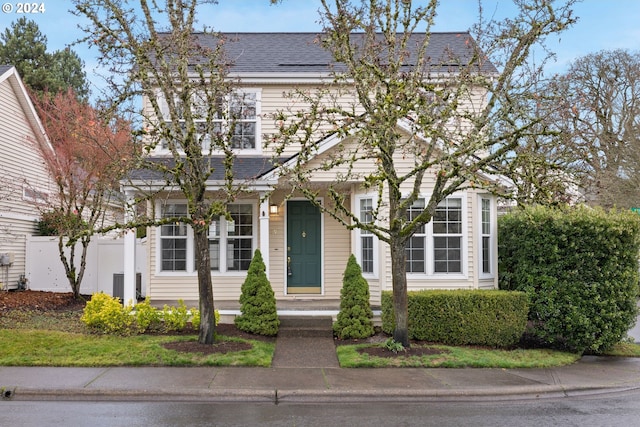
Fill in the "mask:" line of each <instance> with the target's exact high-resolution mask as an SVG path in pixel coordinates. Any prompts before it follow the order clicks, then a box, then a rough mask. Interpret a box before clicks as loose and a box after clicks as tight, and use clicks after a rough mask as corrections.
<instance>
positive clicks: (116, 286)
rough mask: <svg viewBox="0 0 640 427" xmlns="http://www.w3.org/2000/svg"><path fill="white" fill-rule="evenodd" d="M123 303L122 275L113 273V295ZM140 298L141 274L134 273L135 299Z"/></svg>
mask: <svg viewBox="0 0 640 427" xmlns="http://www.w3.org/2000/svg"><path fill="white" fill-rule="evenodd" d="M111 295H112V296H114V297H117V298H120V301H122V302H124V274H123V273H115V274H114V275H113V294H111ZM138 298H142V273H136V299H138Z"/></svg>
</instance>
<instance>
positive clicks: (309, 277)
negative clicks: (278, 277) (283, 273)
mask: <svg viewBox="0 0 640 427" xmlns="http://www.w3.org/2000/svg"><path fill="white" fill-rule="evenodd" d="M321 239H322V236H321V226H320V210H319V209H318V208H317V207H315V206H313V204H311V202H308V201H297V200H294V201H289V202H287V293H289V294H319V293H321V289H322V288H321V266H322V250H321V248H322V245H321Z"/></svg>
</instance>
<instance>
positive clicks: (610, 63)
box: [547, 50, 640, 208]
mask: <svg viewBox="0 0 640 427" xmlns="http://www.w3.org/2000/svg"><path fill="white" fill-rule="evenodd" d="M548 92H549V93H553V94H554V98H555V99H556V100H557V101H556V103H555V104H553V105H547V112H550V113H551V121H550V126H554V127H555V129H556V130H557V134H558V136H557V137H556V138H555V141H554V145H555V146H556V147H563V152H564V156H565V158H568V159H570V161H571V166H572V167H573V168H574V171H575V175H576V176H578V178H579V181H580V184H581V186H582V187H583V189H584V191H585V193H586V195H587V197H588V198H589V199H590V201H591V202H592V203H594V204H598V205H602V206H605V207H612V206H618V207H624V208H629V207H633V206H636V207H637V206H640V205H639V204H640V190H639V189H640V174H639V173H638V172H639V169H640V162H639V160H640V54H639V53H631V52H628V51H624V50H614V51H602V52H598V53H593V54H589V55H586V56H584V57H582V58H579V59H577V60H576V61H574V62H573V64H571V66H570V68H569V70H568V71H567V72H566V73H564V74H562V75H557V76H554V78H553V80H552V82H551V84H550V85H549V88H548ZM552 158H554V159H557V158H558V156H556V155H554V156H552Z"/></svg>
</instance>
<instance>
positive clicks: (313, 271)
mask: <svg viewBox="0 0 640 427" xmlns="http://www.w3.org/2000/svg"><path fill="white" fill-rule="evenodd" d="M316 37H317V35H316V34H310V33H240V34H233V35H229V40H228V41H227V42H226V43H225V49H226V50H227V53H228V56H229V57H230V58H233V60H234V62H233V64H232V66H231V70H230V76H231V77H233V78H237V79H239V81H240V82H241V88H240V89H238V91H239V92H241V93H242V97H241V99H242V103H241V107H240V108H241V109H242V114H241V117H242V118H241V122H240V123H238V124H237V125H236V135H235V136H234V144H235V149H236V150H237V151H236V154H237V157H236V160H235V164H234V179H236V180H244V181H246V184H247V188H248V190H249V193H248V195H247V194H244V195H243V196H241V197H239V198H238V199H237V200H236V201H235V202H234V203H232V204H230V205H228V211H229V213H230V214H231V218H232V219H233V220H232V221H229V220H228V219H226V218H225V217H220V218H219V219H218V220H216V221H214V223H213V224H212V225H211V227H210V236H209V242H210V249H211V274H212V276H213V288H214V289H213V293H214V299H215V302H216V307H217V308H221V309H225V308H229V309H231V310H232V311H233V309H236V310H237V308H238V307H239V304H238V299H239V296H240V288H241V285H242V283H243V281H244V279H245V276H246V271H247V269H248V267H249V263H250V261H251V258H252V254H253V252H254V251H255V250H256V249H260V251H261V253H262V256H263V258H264V261H265V263H266V266H267V274H268V276H269V279H270V282H271V285H272V287H273V290H274V292H275V295H276V299H277V303H278V308H279V310H282V311H286V310H293V311H295V310H297V309H298V308H303V307H304V308H305V309H309V308H310V307H312V308H313V307H316V308H322V309H323V310H324V309H327V310H330V311H334V312H335V311H337V309H338V307H339V298H340V290H341V288H342V275H343V272H344V269H345V266H346V263H347V259H348V257H349V255H350V254H352V253H353V254H355V255H356V258H357V259H358V262H359V263H360V265H361V266H362V269H363V274H364V276H365V278H366V279H367V281H368V282H369V286H370V292H371V303H372V305H374V306H376V305H379V304H380V299H381V292H382V291H384V290H390V289H391V263H390V254H389V248H388V246H387V245H386V244H383V243H382V242H380V241H378V239H376V238H375V237H374V236H373V235H372V234H370V233H367V232H363V231H360V230H358V229H354V230H348V229H347V228H345V227H344V226H343V225H341V224H340V223H339V222H337V221H336V220H334V219H333V218H332V217H331V216H330V215H328V214H326V213H322V212H321V211H320V210H319V209H318V208H317V207H315V206H314V205H312V204H311V203H310V202H309V201H307V200H306V199H304V198H303V197H297V196H296V193H295V192H293V197H292V196H291V185H290V182H289V181H288V179H287V177H286V176H280V174H279V173H278V171H277V170H276V169H274V168H273V166H272V157H273V152H272V149H271V148H270V146H269V144H267V143H266V142H267V140H268V139H269V136H270V135H274V134H276V133H277V123H276V121H275V120H274V118H273V117H274V114H275V113H276V112H277V111H278V110H280V109H282V108H283V107H284V106H285V105H286V104H287V103H288V102H291V99H290V98H287V97H286V96H285V94H287V93H289V92H291V91H293V90H294V89H302V90H304V89H309V90H313V89H314V88H316V87H318V86H319V85H322V84H323V83H325V82H327V81H331V80H332V73H333V72H334V71H335V68H334V67H333V65H332V59H331V55H330V53H329V52H327V51H325V50H323V49H322V47H320V45H319V44H318V43H314V39H315V38H316ZM468 37H469V35H468V34H466V33H463V34H460V33H434V34H432V36H431V42H430V44H429V49H433V51H431V52H428V54H427V56H428V57H430V58H433V59H434V64H435V61H438V60H439V58H443V57H445V56H448V55H451V54H452V53H453V54H454V55H455V54H460V55H467V54H468V47H467V46H466V44H465V40H466V39H467V38H468ZM494 71H495V70H494ZM442 72H446V69H443V71H442ZM479 97H480V98H482V96H481V95H479ZM239 98H240V97H239ZM235 108H239V107H238V106H237V105H236V106H235ZM405 125H406V123H402V122H399V123H398V129H399V131H403V126H405ZM317 144H318V147H319V149H318V156H323V155H330V153H331V152H332V150H336V149H337V148H336V147H338V146H342V147H344V146H345V144H350V145H354V144H355V145H357V144H358V141H357V140H355V139H354V138H352V137H349V136H340V134H339V133H334V134H331V135H329V136H324V137H322V138H318V141H317ZM298 154H299V153H298V150H297V148H296V147H295V145H294V146H291V147H289V148H288V149H287V150H285V152H284V153H282V156H283V158H284V160H283V161H285V162H286V161H288V162H294V161H295V159H296V156H297V155H298ZM150 155H151V157H153V158H157V159H159V160H160V159H163V158H169V159H170V158H171V156H170V154H169V153H168V151H167V150H166V148H163V147H162V146H158V147H157V148H156V149H155V151H154V152H152V153H151V154H150ZM401 155H402V154H401V153H398V156H401ZM212 161H213V162H214V164H215V162H216V161H217V162H218V166H219V167H217V168H216V174H217V175H216V174H214V176H212V177H211V178H210V185H209V189H210V190H211V191H215V190H216V188H217V186H219V185H221V182H222V179H223V176H222V174H223V173H224V168H223V167H222V163H221V159H216V158H215V157H214V158H213V159H212ZM314 161H315V160H314V159H311V160H310V162H314ZM397 164H398V165H403V162H402V160H401V159H398V163H397ZM404 165H405V166H406V167H409V168H410V167H411V166H412V165H411V162H410V160H408V159H407V161H406V162H405V164H404ZM361 166H364V167H366V165H361ZM336 173H337V172H336V171H335V170H332V171H326V172H322V171H320V172H315V173H314V175H313V178H312V181H313V185H314V186H315V187H316V188H319V189H320V194H321V198H322V188H324V187H327V186H328V185H329V184H330V183H331V182H332V181H334V180H335V176H336ZM432 176H434V174H429V173H427V174H425V177H432ZM430 179H432V178H426V179H425V182H424V183H423V184H422V189H421V191H422V192H423V194H424V195H425V198H428V195H429V192H430V188H431V187H432V185H433V182H430V181H429V180H430ZM362 184H363V183H362V182H359V181H358V180H356V179H354V181H353V182H351V183H348V185H347V186H345V188H346V190H345V191H348V192H349V197H348V198H347V200H348V201H349V203H350V204H351V206H350V208H351V211H352V212H355V213H357V214H358V215H359V216H360V217H361V218H362V219H363V221H364V220H366V217H367V215H368V214H369V213H370V211H371V209H372V204H373V203H375V195H374V194H370V193H368V192H367V190H365V189H364V186H363V185H362ZM165 185H166V182H165V180H164V179H163V177H162V176H160V175H158V174H157V173H154V172H151V171H144V170H141V171H137V172H135V173H134V174H133V176H132V180H131V182H127V183H125V184H124V190H125V192H127V193H128V194H129V195H130V196H132V195H135V192H136V191H137V190H136V189H137V188H163V186H165ZM424 203H425V200H424V199H419V200H417V201H416V203H415V209H416V211H417V210H419V209H420V208H421V207H424ZM152 204H153V206H150V209H149V212H155V215H156V217H162V216H167V217H174V216H180V215H185V214H186V212H187V211H186V203H185V201H184V200H181V198H180V195H179V194H178V193H171V192H164V193H161V196H160V197H157V198H156V200H155V201H153V202H152ZM151 208H153V209H151ZM410 213H411V212H410ZM496 215H497V209H496V199H495V197H494V196H493V195H492V194H490V193H489V192H487V191H483V190H480V189H472V188H469V189H467V190H464V191H461V192H459V193H456V194H454V195H452V196H450V197H449V198H447V199H446V200H445V201H444V202H442V203H441V204H440V206H438V208H437V211H436V215H435V219H434V220H433V221H431V222H430V223H429V224H428V225H427V226H425V227H423V228H422V229H421V230H420V231H419V232H418V233H417V234H415V235H414V236H413V237H412V239H411V244H410V247H408V248H407V257H408V259H407V265H408V276H407V277H408V287H409V290H417V289H459V288H465V289H480V288H495V287H497V236H496V228H497V226H496V224H497V218H496ZM126 248H129V249H126ZM132 248H133V246H132V245H128V246H127V245H125V260H127V259H131V258H133V257H134V256H135V253H134V251H133V249H132ZM147 250H148V263H147V267H146V268H147V270H148V271H147V273H148V274H147V277H148V280H147V283H146V286H147V289H146V295H148V296H149V297H150V298H151V300H152V302H154V303H158V304H161V303H163V302H165V301H166V302H170V301H175V300H177V299H183V300H185V301H186V302H189V303H191V304H193V305H195V304H196V303H197V300H198V286H197V273H196V271H195V268H194V243H193V234H192V231H191V230H190V227H189V226H187V225H184V224H174V225H167V226H162V227H157V228H153V229H150V230H149V232H148V239H147ZM125 262H127V261H125ZM129 265H131V264H129ZM125 274H126V273H125ZM129 277H132V275H129Z"/></svg>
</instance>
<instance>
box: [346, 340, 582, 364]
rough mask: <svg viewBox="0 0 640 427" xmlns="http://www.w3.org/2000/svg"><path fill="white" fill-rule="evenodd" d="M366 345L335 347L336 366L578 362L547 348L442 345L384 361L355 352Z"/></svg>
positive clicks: (573, 358) (574, 358)
mask: <svg viewBox="0 0 640 427" xmlns="http://www.w3.org/2000/svg"><path fill="white" fill-rule="evenodd" d="M380 345H382V344H380ZM370 346H371V344H355V345H342V346H339V347H338V349H337V354H338V360H339V362H340V366H341V367H343V368H386V367H402V368H505V369H512V368H547V367H553V366H562V365H568V364H571V363H574V362H576V361H577V360H578V359H580V355H578V354H573V353H565V352H560V351H553V350H548V349H532V350H525V349H516V350H496V349H479V348H476V347H450V346H444V345H429V347H431V348H434V349H439V350H442V352H441V353H439V354H433V355H427V356H402V352H398V356H396V357H392V358H387V357H377V356H370V355H368V354H363V353H360V352H359V351H358V349H361V348H364V347H370ZM413 346H416V344H413V345H412V347H413Z"/></svg>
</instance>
